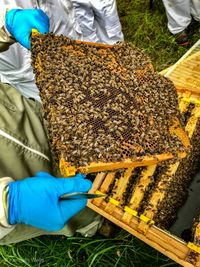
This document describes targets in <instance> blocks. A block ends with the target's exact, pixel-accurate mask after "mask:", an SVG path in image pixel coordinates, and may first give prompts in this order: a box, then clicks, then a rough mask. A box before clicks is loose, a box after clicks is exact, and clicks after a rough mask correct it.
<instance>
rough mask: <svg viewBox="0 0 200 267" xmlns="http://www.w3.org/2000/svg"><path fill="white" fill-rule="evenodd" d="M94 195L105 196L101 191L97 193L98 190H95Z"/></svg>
mask: <svg viewBox="0 0 200 267" xmlns="http://www.w3.org/2000/svg"><path fill="white" fill-rule="evenodd" d="M95 194H98V195H105V194H104V193H102V192H101V191H99V190H96V191H95ZM105 197H106V196H104V197H102V198H105Z"/></svg>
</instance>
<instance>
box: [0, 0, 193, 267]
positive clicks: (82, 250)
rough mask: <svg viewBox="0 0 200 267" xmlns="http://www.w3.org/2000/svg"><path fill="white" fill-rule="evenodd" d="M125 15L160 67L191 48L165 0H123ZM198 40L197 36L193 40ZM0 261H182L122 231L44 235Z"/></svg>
mask: <svg viewBox="0 0 200 267" xmlns="http://www.w3.org/2000/svg"><path fill="white" fill-rule="evenodd" d="M118 11H119V16H120V19H121V22H122V26H123V32H124V36H125V39H126V40H127V41H130V42H133V43H134V44H135V45H136V46H138V47H140V48H141V49H143V50H144V51H145V52H146V53H148V54H149V56H150V58H151V59H152V62H153V64H154V66H155V68H156V69H157V70H158V71H160V70H162V69H164V68H166V67H168V66H170V65H172V64H174V63H175V62H176V61H177V60H178V59H179V58H180V57H181V56H182V55H183V54H184V53H185V52H186V51H187V48H183V47H179V46H178V45H177V44H176V42H175V40H174V37H173V36H172V35H171V34H170V33H169V32H168V29H167V20H166V15H165V10H164V8H163V5H162V1H161V0H157V1H155V7H154V10H153V11H150V10H149V1H148V0H119V1H118ZM197 40H198V34H196V35H194V37H193V39H192V42H193V43H194V42H195V41H197ZM0 266H2V267H7V266H9V267H10V266H14V267H22V266H23V267H24V266H28V267H36V266H37V267H38V266H43V267H53V266H59V267H64V266H66V267H67V266H70V267H79V266H80V267H81V266H83V267H95V266H98V267H100V266H106V267H109V266H110V267H127V266H131V267H140V266H141V267H144V266H145V267H168V266H174V267H175V266H178V265H177V264H176V263H174V262H173V261H171V260H169V259H168V258H166V257H164V256H163V255H161V254H160V253H158V252H157V251H155V250H154V249H152V248H150V247H149V246H148V245H146V244H145V243H143V242H141V241H140V240H138V239H136V238H135V237H133V236H131V235H130V234H128V233H126V232H125V231H123V230H121V231H120V232H119V233H118V234H117V235H116V236H115V238H103V237H101V236H95V237H93V238H83V237H80V236H75V237H71V238H65V237H60V236H51V237H50V236H43V237H39V238H35V239H32V240H27V241H24V242H20V243H17V244H15V245H9V246H1V247H0Z"/></svg>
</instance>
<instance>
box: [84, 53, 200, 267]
mask: <svg viewBox="0 0 200 267" xmlns="http://www.w3.org/2000/svg"><path fill="white" fill-rule="evenodd" d="M192 51H193V50H192ZM196 52H198V51H196ZM189 55H190V53H188V57H189ZM198 55H199V54H198V53H197V58H196V59H198ZM184 58H185V57H184ZM194 59H195V53H194V54H193V53H192V64H194ZM179 62H184V60H181V61H179ZM187 62H190V59H189V58H187ZM184 68H185V62H184ZM181 69H182V66H181V63H180V65H178V71H177V72H176V68H175V67H173V71H172V72H170V71H169V72H168V73H171V76H169V78H171V77H172V78H171V79H172V80H173V79H174V82H175V85H176V81H177V80H178V95H179V108H180V111H181V113H182V114H183V115H184V116H185V130H186V132H187V133H188V135H189V138H190V140H191V143H192V149H191V151H190V153H189V154H188V156H187V157H186V158H185V159H179V160H177V161H174V162H172V163H170V162H169V163H168V166H167V168H162V171H161V174H160V175H158V173H156V168H157V167H158V164H153V165H151V166H148V167H143V169H141V168H140V169H139V170H138V168H135V169H134V168H132V169H130V168H129V169H126V170H123V171H121V173H120V174H119V173H118V174H117V173H116V172H109V173H107V174H106V173H100V174H98V175H97V176H96V178H95V180H94V184H93V188H92V190H91V191H92V192H98V193H104V194H108V197H107V198H105V199H103V198H102V199H96V200H92V201H90V202H89V204H88V206H89V207H90V208H91V209H93V210H95V211H96V212H98V213H100V214H101V215H102V216H104V217H106V218H107V219H109V220H111V221H112V222H114V223H115V224H117V225H118V226H120V227H122V228H123V229H125V230H126V231H128V232H129V233H131V234H133V235H134V236H136V237H138V238H139V239H141V240H143V241H144V242H145V243H147V244H149V245H151V246H152V247H154V248H155V249H157V250H158V251H160V252H162V253H163V254H164V255H166V256H168V257H169V258H171V259H172V260H174V261H176V262H177V263H179V264H181V265H182V266H200V241H199V240H200V223H199V220H198V221H197V222H196V223H195V225H194V229H193V231H194V236H193V238H192V239H191V240H190V242H185V241H184V240H182V239H180V238H179V237H177V236H175V235H173V234H171V233H170V232H169V231H167V230H164V229H161V228H160V227H162V228H165V226H166V225H167V226H169V222H168V224H165V222H166V221H167V220H168V218H169V221H170V216H172V215H173V216H174V215H175V211H177V209H178V208H179V207H180V205H181V203H182V204H183V201H180V203H178V204H177V206H175V207H172V208H174V211H171V213H170V212H169V213H167V215H165V214H164V215H163V213H162V212H163V210H162V208H163V209H166V208H169V204H170V203H171V202H170V201H171V200H170V197H168V196H167V192H169V189H170V188H171V187H172V186H173V185H175V184H176V181H177V182H178V180H177V178H178V177H180V176H181V175H182V170H184V173H185V175H182V177H183V178H182V179H180V181H179V190H180V191H179V192H178V193H177V195H181V186H183V187H184V185H187V186H188V185H189V182H190V181H191V179H192V176H194V174H195V173H196V172H197V171H198V170H199V167H200V166H199V163H200V91H199V88H195V87H192V90H190V86H189V84H187V86H188V87H187V88H186V87H185V80H184V79H183V80H182V81H183V85H184V86H182V87H181V83H180V80H181V73H180V72H179V71H180V70H181ZM188 70H189V73H188V76H189V75H190V71H191V68H188ZM175 72H176V75H175ZM164 73H165V71H164V72H163V74H164ZM184 75H185V72H183V76H184ZM198 84H199V85H200V77H198ZM161 165H162V164H161ZM165 167H166V166H165ZM157 176H159V179H157V181H156V182H155V181H154V179H155V178H156V177H157ZM152 178H153V179H152ZM130 180H132V182H131V183H132V187H131V186H130ZM127 192H128V196H127ZM148 192H150V193H148ZM126 196H127V197H126ZM146 198H147V199H148V201H146V200H145V199H146ZM124 199H128V200H127V201H126V203H125V201H124ZM145 202H146V203H145ZM167 202H168V205H166V203H167ZM158 207H159V209H158ZM173 212H174V213H173ZM161 215H162V216H161ZM157 225H159V227H158V226H157Z"/></svg>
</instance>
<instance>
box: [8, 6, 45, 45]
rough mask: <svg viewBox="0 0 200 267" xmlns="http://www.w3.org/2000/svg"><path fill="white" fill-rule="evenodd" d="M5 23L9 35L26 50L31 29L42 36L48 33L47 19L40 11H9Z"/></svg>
mask: <svg viewBox="0 0 200 267" xmlns="http://www.w3.org/2000/svg"><path fill="white" fill-rule="evenodd" d="M5 23H6V28H7V30H8V31H9V32H10V34H11V35H12V36H13V37H14V38H15V39H16V40H17V41H18V42H19V43H20V44H21V45H23V46H24V47H26V48H28V49H30V35H31V31H32V29H33V28H34V29H37V30H38V31H39V32H40V33H42V34H44V33H48V32H49V18H48V16H47V15H46V14H45V13H44V12H43V11H42V10H41V9H11V10H10V11H8V12H7V13H6V18H5Z"/></svg>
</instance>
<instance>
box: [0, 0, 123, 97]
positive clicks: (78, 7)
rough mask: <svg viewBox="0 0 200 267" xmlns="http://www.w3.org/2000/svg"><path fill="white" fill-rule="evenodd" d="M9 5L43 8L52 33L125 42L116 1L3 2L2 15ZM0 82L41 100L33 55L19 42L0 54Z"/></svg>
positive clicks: (95, 39)
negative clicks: (33, 70) (33, 67)
mask: <svg viewBox="0 0 200 267" xmlns="http://www.w3.org/2000/svg"><path fill="white" fill-rule="evenodd" d="M2 2H3V3H2ZM6 5H10V6H11V5H13V6H18V7H19V8H24V9H25V8H41V9H42V10H43V11H44V12H46V13H47V15H48V16H49V18H50V31H52V32H54V33H55V34H63V35H66V36H68V37H70V38H73V39H80V40H84V41H91V42H102V43H108V44H113V43H115V42H117V41H123V34H122V31H121V24H120V22H119V18H118V14H117V9H116V3H115V0H88V1H86V0H32V1H28V0H26V1H24V0H1V2H0V12H2V10H3V9H5V6H6ZM0 23H1V22H0ZM1 27H2V25H0V28H1ZM19 27H20V25H19ZM0 80H1V81H2V82H4V83H9V84H11V85H12V86H13V87H15V88H16V89H18V90H19V91H20V92H21V93H22V94H23V95H24V96H26V97H32V98H35V99H37V100H39V94H38V89H37V87H36V85H35V81H34V75H33V72H32V67H31V61H30V52H29V51H28V50H26V49H25V48H23V47H22V46H21V45H19V44H18V43H15V44H13V45H11V46H10V48H9V50H8V51H6V52H3V53H1V54H0Z"/></svg>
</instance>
